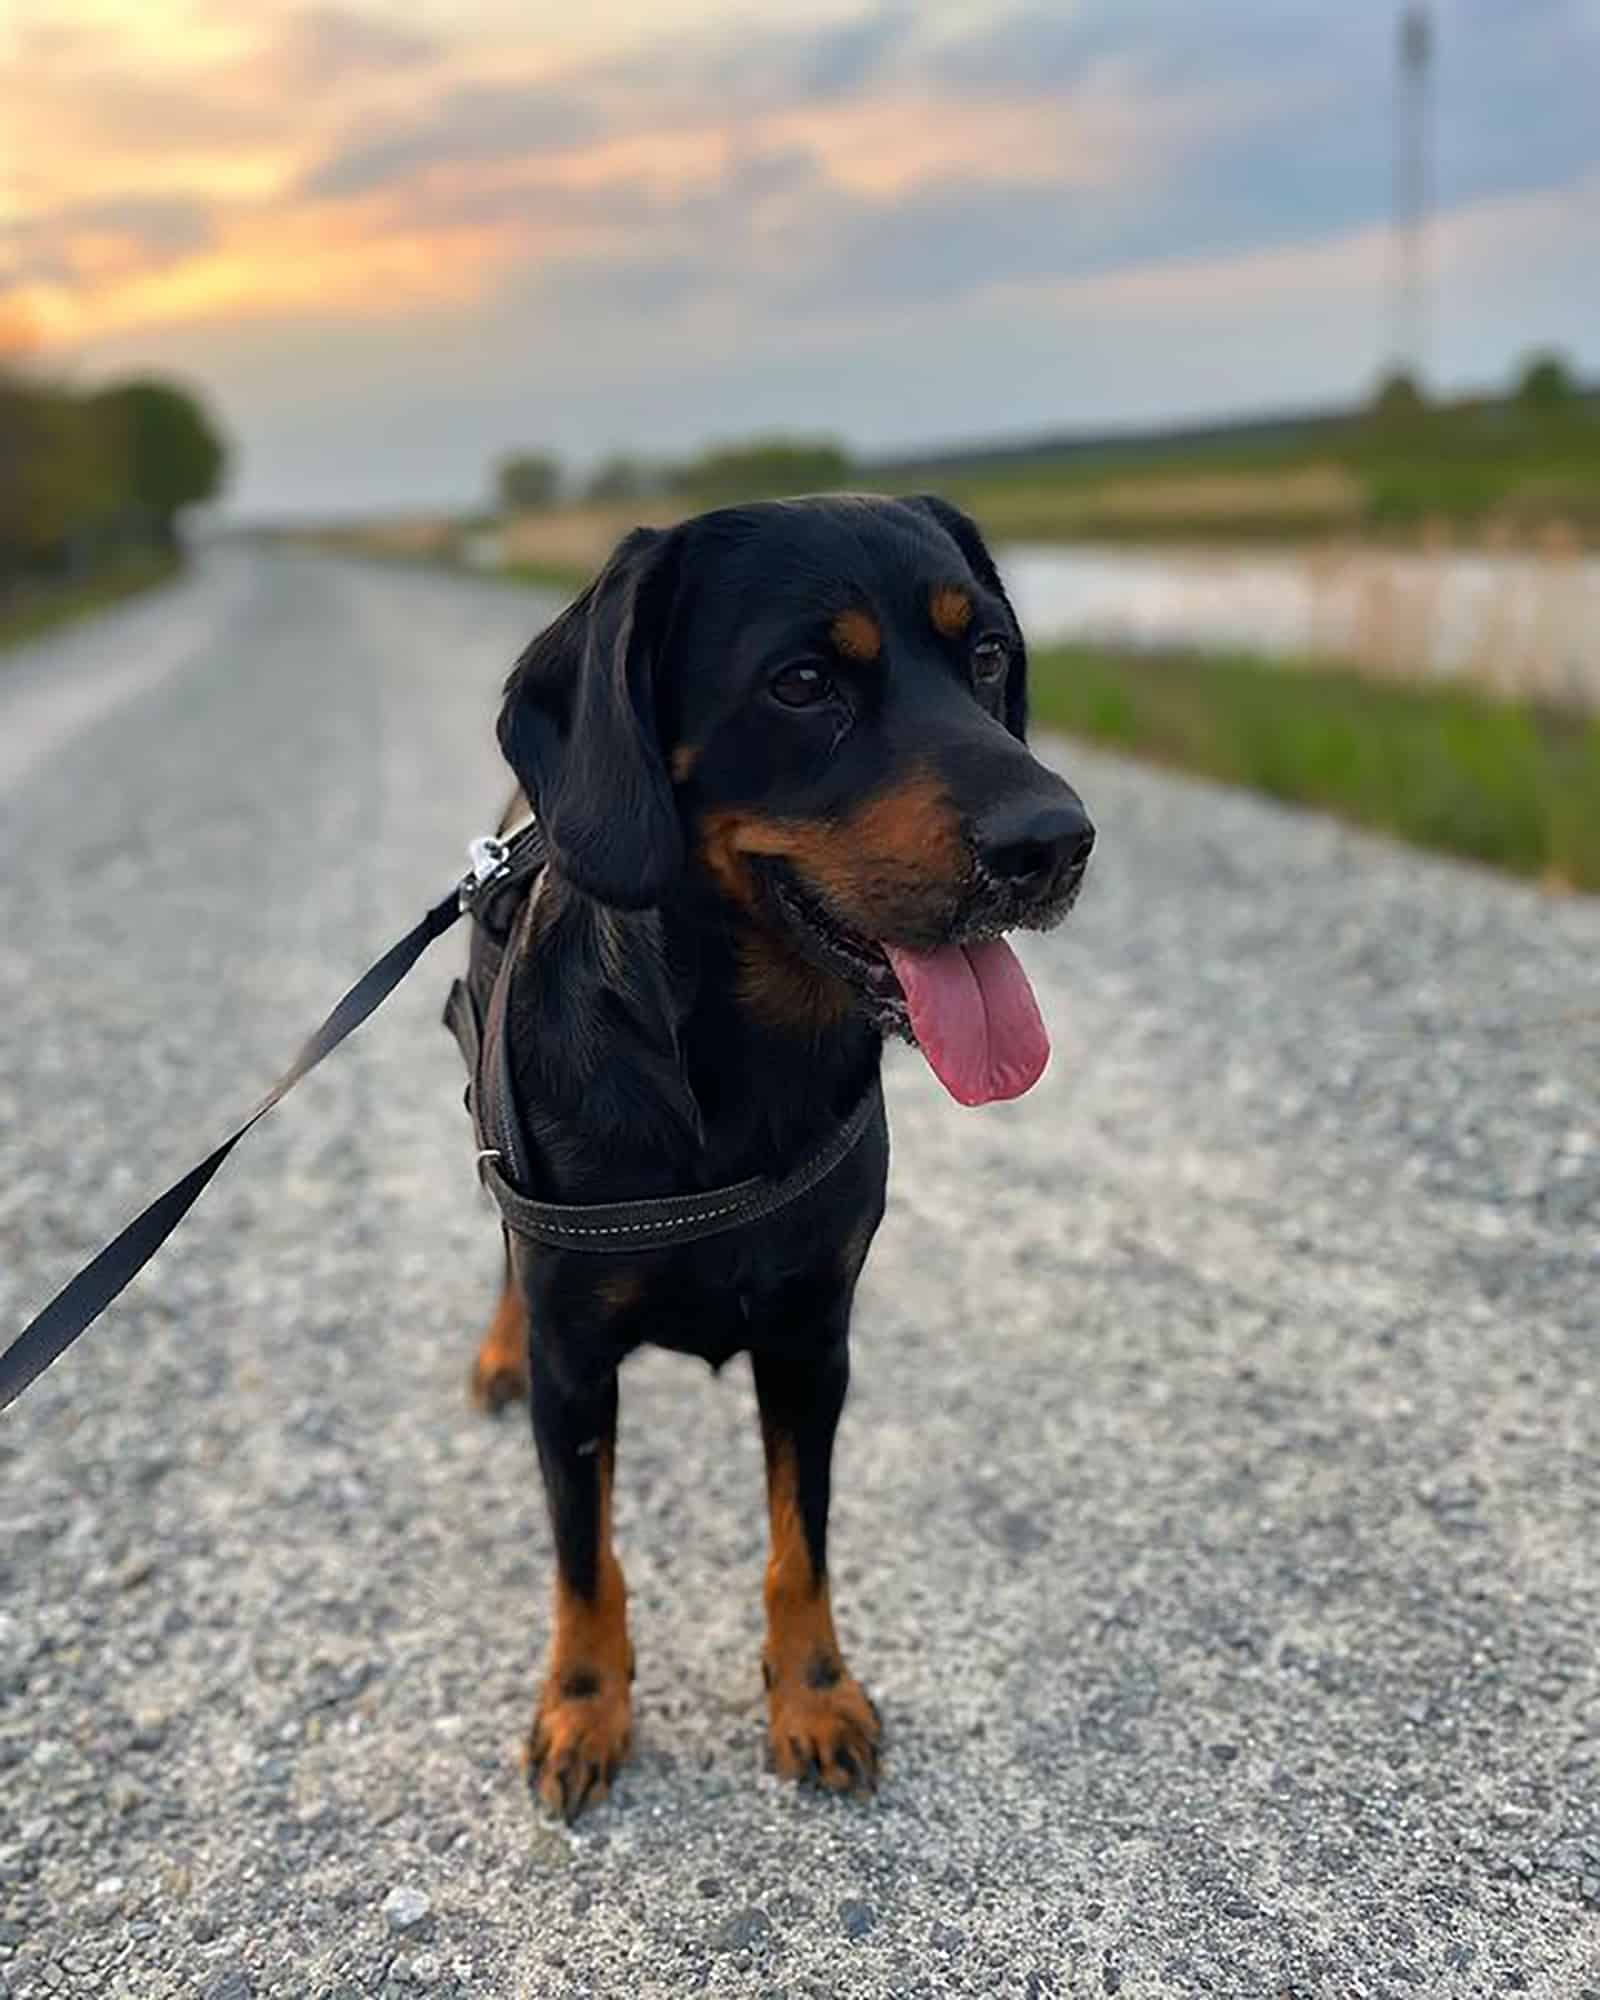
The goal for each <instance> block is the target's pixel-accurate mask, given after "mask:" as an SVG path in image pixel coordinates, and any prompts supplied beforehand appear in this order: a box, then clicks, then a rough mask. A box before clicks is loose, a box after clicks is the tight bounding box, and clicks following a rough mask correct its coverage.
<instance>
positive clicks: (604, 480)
mask: <svg viewBox="0 0 1600 2000" xmlns="http://www.w3.org/2000/svg"><path fill="white" fill-rule="evenodd" d="M656 483H658V475H656V474H654V473H653V472H652V470H651V468H650V467H649V466H648V465H646V463H645V462H644V460H643V459H642V458H635V457H634V456H633V455H632V453H631V452H625V451H619V452H614V453H613V454H612V455H611V457H610V458H605V459H602V460H601V461H600V463H599V464H598V465H597V466H596V467H595V469H594V471H593V472H591V473H590V475H589V482H588V484H587V485H586V486H585V487H584V489H583V491H584V498H585V499H586V500H595V501H601V502H605V501H614V500H637V499H638V498H639V497H640V496H641V494H644V493H648V492H649V491H650V488H651V486H652V485H653V484H656Z"/></svg>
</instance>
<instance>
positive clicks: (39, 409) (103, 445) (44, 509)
mask: <svg viewBox="0 0 1600 2000" xmlns="http://www.w3.org/2000/svg"><path fill="white" fill-rule="evenodd" d="M126 484H127V481H126V460H125V455H124V453H123V451H122V441H121V436H120V433H119V432H118V431H117V430H116V429H115V427H114V426H111V425H109V424H108V423H107V422H106V420H105V418H104V416H103V415H102V413H101V412H100V411H99V410H98V408H97V407H96V404H95V402H94V401H93V400H92V399H86V398H84V397H81V396H76V395H73V394H72V393H71V392H70V391H68V390H65V389H61V388H57V387H55V386H54V385H52V384H49V383H46V382H40V381H36V380H33V379H30V378H28V377H25V376H22V375H20V374H18V373H16V372H14V371H13V372H9V373H0V581H3V580H5V579H8V578H9V579H11V580H15V579H17V578H19V577H22V576H26V575H29V574H33V573H48V572H52V571H55V572H59V571H65V570H73V569H82V568H86V567H87V566H88V565H89V564H90V563H91V562H92V561H93V560H94V559H95V558H96V556H97V554H98V553H100V552H101V550H102V549H103V548H104V547H105V546H107V545H108V544H109V543H110V542H111V541H112V540H113V539H114V524H115V521H116V519H117V516H118V514H119V513H120V510H121V509H122V507H123V505H124V502H125V497H126Z"/></svg>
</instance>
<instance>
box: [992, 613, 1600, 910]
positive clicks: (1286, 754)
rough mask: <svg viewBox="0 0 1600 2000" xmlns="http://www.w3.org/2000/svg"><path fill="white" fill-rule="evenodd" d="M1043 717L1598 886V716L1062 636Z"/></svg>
mask: <svg viewBox="0 0 1600 2000" xmlns="http://www.w3.org/2000/svg"><path fill="white" fill-rule="evenodd" d="M1031 687H1032V706H1033V713H1034V715H1035V717H1036V718H1037V719H1038V720H1039V721H1040V722H1042V723H1045V724H1047V725H1049V726H1050V727H1052V728H1055V729H1062V730H1065V731H1067V732H1068V733H1069V734H1072V735H1077V736H1083V737H1087V738H1090V739H1092V740H1093V741H1095V742H1099V743H1105V744H1109V745H1112V746H1114V747H1115V748H1117V749H1121V750H1127V751H1131V752H1132V753H1134V754H1135V755H1137V756H1141V757H1147V758H1150V759H1152V760H1154V761H1156V762H1158V763H1162V764H1169V765H1172V766H1174V767H1176V768H1178V769H1181V770H1186V771H1195V772H1199V773H1200V774H1202V775H1203V776H1205V777H1210V778H1219V779H1221V780H1223V781H1224V782H1225V783H1228V784H1234V785H1244V786H1247V787H1250V788H1251V789H1253V790H1255V791H1260V792H1266V793H1268V794H1270V795H1271V796H1272V797H1273V798H1278V799H1287V800H1291V801H1293V802H1294V803H1296V804H1300V805H1309V806H1318V807H1321V808H1323V809H1324V810H1325V811H1328V812H1332V813H1336V814H1338V815H1339V816H1340V817H1342V818H1344V819H1348V820H1351V821H1353V822H1354V823H1355V824H1357V825H1359V826H1365V827H1371V828H1374V829H1376V830H1377V831H1378V832H1381V833H1387V834H1392V835H1394V836H1396V837H1398V838H1399V839H1401V840H1407V841H1410V842H1412V843H1413V844H1414V845H1416V846H1419V847H1430V848H1435V849H1438V850H1440V851H1441V852H1443V853H1446V854H1457V855H1464V856H1466V857H1467V858H1468V859H1470V860H1474V861H1483V862H1488V863H1490V864H1492V865H1493V866H1496V867H1500V868H1506V869H1510V870H1512V871H1514V872H1515V873H1516V874H1519V875H1531V876H1534V877H1537V878H1538V879H1540V880H1542V881H1544V882H1546V883H1548V884H1550V885H1551V886H1553V887H1565V888H1572V889H1584V890H1588V891H1591V892H1594V891H1600V718H1595V717H1587V716H1582V715H1577V714H1569V713H1565V712H1561V711H1555V710H1549V709H1540V708H1534V707H1531V706H1529V705H1527V704H1523V703H1512V702H1503V701H1495V700H1493V699H1491V698H1489V697H1487V696H1484V695H1481V694H1478V693H1475V692H1473V691H1472V690H1470V689H1465V688H1460V687H1454V686H1452V687H1416V686H1397V685H1394V684H1392V683H1390V682H1385V681H1374V680H1371V679H1369V678H1366V677H1364V676H1362V675H1361V674H1358V673H1355V672H1352V671H1345V670H1342V669H1338V668H1333V667H1323V666H1297V665H1294V664H1291V663H1279V662H1276V661H1271V660H1262V659H1253V658H1248V657H1233V656H1223V657H1218V656H1214V655H1191V654H1174V653H1149V654H1146V653H1139V654H1126V653H1113V652H1107V651H1106V650H1105V649H1104V648H1096V647H1088V646H1058V647H1050V648H1045V649H1043V650H1041V651H1040V652H1039V653H1037V654H1036V655H1035V656H1034V661H1033V671H1032V676H1031Z"/></svg>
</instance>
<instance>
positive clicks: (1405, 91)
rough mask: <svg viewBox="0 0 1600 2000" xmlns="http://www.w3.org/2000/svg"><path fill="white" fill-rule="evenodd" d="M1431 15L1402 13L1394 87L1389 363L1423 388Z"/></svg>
mask: <svg viewBox="0 0 1600 2000" xmlns="http://www.w3.org/2000/svg"><path fill="white" fill-rule="evenodd" d="M1432 61H1433V21H1432V17H1431V16H1430V14H1429V11H1428V6H1427V0H1406V5H1405V6H1404V7H1403V8H1402V10H1401V14H1400V37H1399V75H1398V87H1397V90H1396V93H1395V145H1394V275H1393V299H1392V307H1391V310H1392V312H1393V326H1392V329H1391V334H1390V339H1391V347H1392V354H1391V361H1390V366H1391V367H1392V368H1393V369H1394V370H1395V371H1396V372H1397V373H1405V374H1407V375H1409V376H1410V377H1411V379H1412V380H1413V381H1414V382H1415V383H1416V384H1417V387H1418V388H1419V389H1421V388H1422V387H1423V377H1424V373H1425V370H1426V367H1427V359H1428V354H1427V349H1428V326H1427V309H1428V299H1427V281H1428V274H1427V222H1428V72H1429V69H1430V67H1431V64H1432Z"/></svg>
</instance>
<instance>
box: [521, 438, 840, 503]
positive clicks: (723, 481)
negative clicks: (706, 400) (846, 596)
mask: <svg viewBox="0 0 1600 2000" xmlns="http://www.w3.org/2000/svg"><path fill="white" fill-rule="evenodd" d="M855 471H856V461H855V460H854V459H853V458H852V457H851V455H850V453H849V452H848V451H846V449H845V448H844V446H843V445H842V444H840V443H839V441H838V440H837V439H836V438H831V437H783V436H771V437H758V438H751V439H748V440H746V441H743V442H740V443H737V444H722V445H713V446H711V447H710V448H709V449H708V450H706V451H703V452H701V453H700V454H699V455H698V456H697V457H694V458H689V459H666V458H647V457H644V456H643V455H641V454H638V453H633V452H617V453H614V454H613V455H612V456H611V457H610V458H607V459H604V460H602V461H601V463H600V464H599V465H598V466H596V467H595V469H594V471H593V472H592V473H591V474H590V475H589V477H588V478H587V479H586V480H584V481H582V482H580V483H576V484H573V483H569V481H568V479H567V477H566V473H565V469H564V467H563V466H562V463H561V460H560V459H559V458H557V457H556V456H555V455H554V454H553V453H552V452H545V451H523V452H513V453H511V454H510V455H509V456H507V457H505V458H502V459H501V460H500V461H499V463H498V464H497V465H496V467H495V501H496V503H497V505H498V507H499V510H500V511H501V512H502V513H505V514H527V513H538V512H539V511H540V510H541V509H543V508H545V507H553V506H555V505H557V504H558V503H559V502H560V501H562V500H565V499H569V498H571V499H577V500H586V501H590V502H593V503H596V504H600V503H607V502H616V501H627V500H644V499H649V498H650V497H651V496H652V495H655V494H661V493H672V494H683V495H684V496H685V497H687V498H689V499H691V500H694V501H696V502H698V503H699V504H700V505H701V506H703V507H715V506H726V505H729V504H732V503H733V502H736V501H740V500H750V499H755V498H768V497H781V496H782V495H784V494H790V493H826V492H829V491H831V490H834V489H837V488H839V487H842V486H848V485H849V484H850V482H851V479H852V477H853V475H854V473H855Z"/></svg>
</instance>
